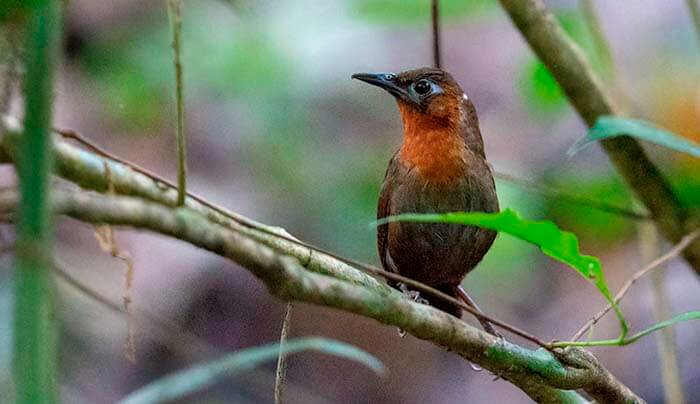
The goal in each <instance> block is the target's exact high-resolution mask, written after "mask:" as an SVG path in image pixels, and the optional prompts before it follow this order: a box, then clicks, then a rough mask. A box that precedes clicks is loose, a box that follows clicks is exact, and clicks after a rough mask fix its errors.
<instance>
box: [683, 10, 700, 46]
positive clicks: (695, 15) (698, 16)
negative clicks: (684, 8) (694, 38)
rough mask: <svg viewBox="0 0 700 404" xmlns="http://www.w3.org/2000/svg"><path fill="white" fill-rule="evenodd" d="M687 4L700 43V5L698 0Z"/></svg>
mask: <svg viewBox="0 0 700 404" xmlns="http://www.w3.org/2000/svg"><path fill="white" fill-rule="evenodd" d="M686 2H687V3H688V9H689V10H690V17H691V18H692V19H693V25H694V26H695V32H696V33H697V34H698V41H700V5H698V0H686Z"/></svg>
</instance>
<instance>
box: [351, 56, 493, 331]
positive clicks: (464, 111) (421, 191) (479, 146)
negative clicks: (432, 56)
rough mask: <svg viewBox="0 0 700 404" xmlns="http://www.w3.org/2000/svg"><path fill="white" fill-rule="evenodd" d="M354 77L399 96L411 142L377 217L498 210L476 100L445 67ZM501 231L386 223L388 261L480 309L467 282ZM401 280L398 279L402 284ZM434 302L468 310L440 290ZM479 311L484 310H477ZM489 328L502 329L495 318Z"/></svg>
mask: <svg viewBox="0 0 700 404" xmlns="http://www.w3.org/2000/svg"><path fill="white" fill-rule="evenodd" d="M352 78H354V79H358V80H361V81H364V82H366V83H369V84H372V85H374V86H377V87H380V88H382V89H384V90H386V91H387V92H389V94H391V95H392V96H394V98H395V99H396V101H397V103H398V106H399V111H400V113H401V120H402V122H403V143H402V144H401V148H400V149H399V150H398V151H397V152H396V153H395V154H394V156H393V157H392V159H391V161H390V162H389V167H388V168H387V171H386V176H385V178H384V182H383V184H382V188H381V193H380V196H379V206H378V211H377V218H379V219H381V218H384V217H387V216H393V215H398V214H401V213H443V212H457V211H482V212H498V198H497V196H496V186H495V184H494V180H493V174H492V173H491V168H490V166H489V164H488V163H487V162H486V155H485V154H484V143H483V140H482V138H481V132H480V131H479V121H478V119H477V115H476V109H475V108H474V104H472V102H471V101H470V100H469V97H467V95H466V94H465V93H464V91H462V88H461V87H460V86H459V84H458V83H457V82H456V81H455V80H454V79H453V78H452V76H451V75H450V74H449V73H447V72H445V71H443V70H440V69H435V68H421V69H416V70H409V71H405V72H402V73H397V74H394V73H376V74H375V73H358V74H354V75H353V76H352ZM495 238H496V232H494V231H491V230H487V229H482V228H479V227H474V226H463V225H458V224H435V223H409V222H391V223H389V224H385V225H381V226H378V228H377V244H378V249H379V256H380V259H381V262H382V266H383V267H384V269H385V270H387V271H390V272H394V273H398V274H400V275H403V276H406V277H409V278H412V279H414V280H416V281H419V282H422V283H424V284H427V285H429V286H431V287H433V288H435V289H437V290H439V291H441V292H444V293H446V294H448V295H450V296H454V297H456V298H458V299H462V300H464V301H465V302H466V303H467V304H470V305H472V306H473V307H475V308H476V306H475V305H474V303H473V301H472V300H471V299H470V298H469V296H468V295H467V294H466V292H465V291H464V289H462V288H461V286H460V283H461V282H462V280H463V279H464V277H465V276H466V275H467V273H469V271H471V270H472V269H474V267H475V266H476V265H477V264H478V263H479V261H481V259H482V258H483V257H484V255H485V254H486V252H487V251H488V250H489V248H491V244H493V241H494V239H495ZM394 286H397V285H394ZM422 297H424V298H426V299H427V300H428V302H429V303H430V304H431V305H433V306H435V307H437V308H439V309H441V310H443V311H446V312H448V313H450V314H453V315H455V316H457V317H460V316H461V313H462V310H461V309H460V308H459V307H458V306H456V305H454V304H450V303H449V302H445V301H444V300H440V299H437V298H435V297H434V296H422ZM477 310H478V309H477ZM481 323H482V326H483V327H484V328H485V329H486V330H487V331H489V332H491V333H493V334H496V333H495V331H494V330H493V328H492V327H491V325H490V324H489V323H488V322H485V321H482V322H481Z"/></svg>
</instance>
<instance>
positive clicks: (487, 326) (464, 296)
mask: <svg viewBox="0 0 700 404" xmlns="http://www.w3.org/2000/svg"><path fill="white" fill-rule="evenodd" d="M455 295H457V297H458V298H459V299H461V300H462V301H463V302H464V303H466V304H468V305H469V306H471V307H472V308H474V310H476V312H477V313H479V314H481V315H483V314H484V312H482V311H481V309H479V306H477V305H476V303H475V302H474V300H473V299H472V298H471V297H470V296H469V294H468V293H467V291H466V290H464V288H463V287H462V285H457V286H455ZM477 320H479V324H481V327H482V328H483V329H484V331H486V332H487V333H489V334H491V335H493V336H495V337H498V338H503V336H502V335H501V334H500V333H499V332H498V331H496V329H495V328H494V327H493V324H491V323H490V322H489V321H488V320H484V319H482V318H480V317H477Z"/></svg>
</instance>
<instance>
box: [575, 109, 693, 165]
mask: <svg viewBox="0 0 700 404" xmlns="http://www.w3.org/2000/svg"><path fill="white" fill-rule="evenodd" d="M617 136H632V137H634V138H637V139H640V140H645V141H647V142H651V143H656V144H658V145H660V146H664V147H666V148H669V149H671V150H675V151H679V152H683V153H688V154H690V155H691V156H694V157H700V145H698V144H697V143H693V142H691V141H689V140H687V139H684V138H683V137H681V136H680V135H677V134H675V133H672V132H669V131H666V130H663V129H661V128H658V127H656V126H654V125H652V124H650V123H648V122H644V121H638V120H636V119H627V118H618V117H615V116H601V117H600V118H598V120H597V121H596V122H595V124H594V125H593V127H591V129H590V130H588V133H587V134H586V137H584V138H583V139H581V140H579V141H578V142H576V143H574V145H573V146H571V148H570V149H569V155H573V154H575V153H577V152H578V151H579V150H581V149H582V148H583V147H584V146H586V145H587V144H589V143H591V142H594V141H596V140H602V139H610V138H613V137H617Z"/></svg>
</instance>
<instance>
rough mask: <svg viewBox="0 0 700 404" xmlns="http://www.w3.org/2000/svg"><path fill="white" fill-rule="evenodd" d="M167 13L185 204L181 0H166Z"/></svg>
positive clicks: (180, 185) (180, 195)
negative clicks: (170, 31) (170, 38)
mask: <svg viewBox="0 0 700 404" xmlns="http://www.w3.org/2000/svg"><path fill="white" fill-rule="evenodd" d="M168 15H169V16H170V26H171V27H172V31H173V43H172V46H173V64H174V65H175V101H176V104H177V121H176V123H175V137H176V140H177V205H178V206H183V205H184V204H185V197H186V196H187V161H186V154H185V147H186V146H185V97H184V86H183V81H182V62H181V60H180V54H181V50H182V45H181V41H180V37H181V34H182V0H168Z"/></svg>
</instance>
